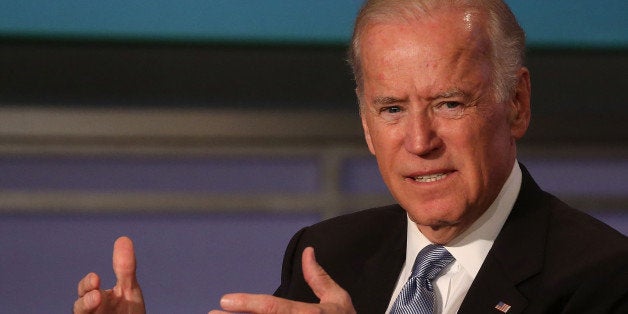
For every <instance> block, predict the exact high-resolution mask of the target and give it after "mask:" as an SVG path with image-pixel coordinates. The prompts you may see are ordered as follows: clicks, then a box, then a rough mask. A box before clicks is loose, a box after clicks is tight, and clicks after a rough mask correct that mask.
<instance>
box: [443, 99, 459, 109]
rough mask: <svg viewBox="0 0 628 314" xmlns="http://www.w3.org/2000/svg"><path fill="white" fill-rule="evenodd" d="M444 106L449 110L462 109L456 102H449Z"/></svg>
mask: <svg viewBox="0 0 628 314" xmlns="http://www.w3.org/2000/svg"><path fill="white" fill-rule="evenodd" d="M443 106H444V107H445V108H447V109H455V108H457V107H461V106H462V104H461V103H459V102H455V101H448V102H445V103H443Z"/></svg>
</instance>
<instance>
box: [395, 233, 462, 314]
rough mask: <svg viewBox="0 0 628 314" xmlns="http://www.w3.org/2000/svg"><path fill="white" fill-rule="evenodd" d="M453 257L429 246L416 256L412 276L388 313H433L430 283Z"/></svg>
mask: <svg viewBox="0 0 628 314" xmlns="http://www.w3.org/2000/svg"><path fill="white" fill-rule="evenodd" d="M453 260H454V257H453V256H452V255H451V253H449V252H448V251H447V249H445V247H444V246H442V245H437V244H430V245H428V246H426V247H425V248H423V249H422V250H421V252H419V254H417V257H416V259H415V260H414V265H413V266H412V275H411V276H410V278H409V279H408V281H407V282H406V284H405V285H404V287H403V289H401V292H400V293H399V296H397V300H395V303H394V304H393V306H392V308H391V312H390V313H395V314H396V313H434V299H435V296H434V286H433V285H432V281H433V280H434V279H435V278H436V277H437V276H438V274H439V273H440V272H441V271H443V269H444V268H445V267H447V265H449V263H451V262H452V261H453Z"/></svg>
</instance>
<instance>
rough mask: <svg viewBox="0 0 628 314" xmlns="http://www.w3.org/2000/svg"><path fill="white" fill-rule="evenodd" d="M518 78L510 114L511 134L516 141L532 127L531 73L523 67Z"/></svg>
mask: <svg viewBox="0 0 628 314" xmlns="http://www.w3.org/2000/svg"><path fill="white" fill-rule="evenodd" d="M517 77H518V82H517V88H516V89H515V95H514V96H513V98H512V100H511V106H512V108H511V112H510V133H511V135H512V137H513V138H514V139H516V140H518V139H520V138H522V137H523V135H524V134H525V133H526V131H527V130H528V126H529V125H530V95H531V87H530V71H528V69H527V68H526V67H522V68H521V69H519V73H518V74H517Z"/></svg>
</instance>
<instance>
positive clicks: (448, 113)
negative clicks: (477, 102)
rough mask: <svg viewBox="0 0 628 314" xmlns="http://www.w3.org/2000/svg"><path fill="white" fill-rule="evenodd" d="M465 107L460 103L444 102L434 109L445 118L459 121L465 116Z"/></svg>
mask: <svg viewBox="0 0 628 314" xmlns="http://www.w3.org/2000/svg"><path fill="white" fill-rule="evenodd" d="M464 110H465V105H464V104H463V103H461V102H458V101H444V102H441V103H438V104H437V105H436V106H435V107H434V112H435V113H436V114H437V115H438V116H440V117H443V118H447V119H457V118H460V117H462V115H463V114H464Z"/></svg>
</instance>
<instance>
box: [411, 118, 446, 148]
mask: <svg viewBox="0 0 628 314" xmlns="http://www.w3.org/2000/svg"><path fill="white" fill-rule="evenodd" d="M404 129H405V131H404V132H405V137H404V147H405V150H406V151H407V152H409V153H410V154H413V155H417V156H420V157H424V158H429V157H432V156H433V155H434V154H436V153H437V152H439V151H440V149H441V148H442V146H443V141H442V139H441V138H440V137H439V135H438V130H437V127H436V122H435V121H434V120H433V119H432V118H431V117H430V116H429V115H427V114H425V113H424V112H422V113H416V114H414V115H412V117H411V119H408V120H406V121H405V128H404Z"/></svg>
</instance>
